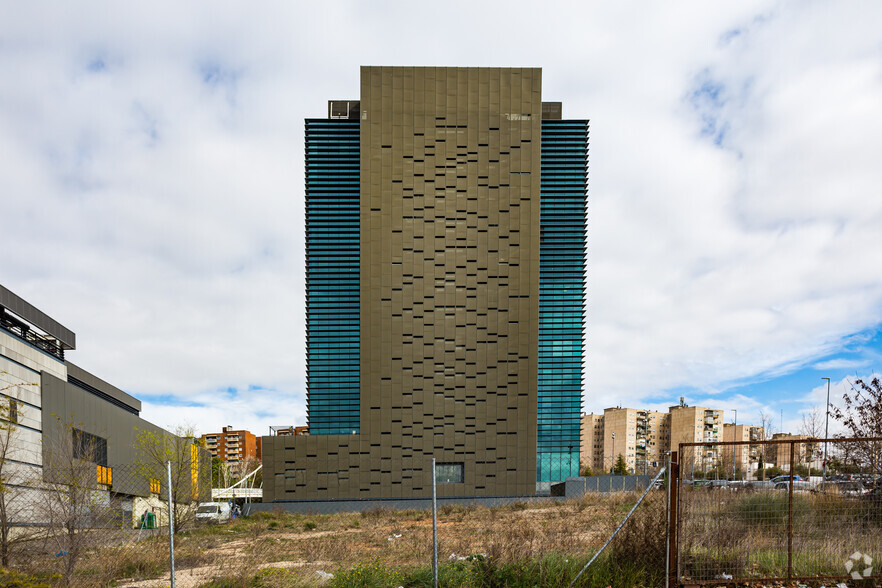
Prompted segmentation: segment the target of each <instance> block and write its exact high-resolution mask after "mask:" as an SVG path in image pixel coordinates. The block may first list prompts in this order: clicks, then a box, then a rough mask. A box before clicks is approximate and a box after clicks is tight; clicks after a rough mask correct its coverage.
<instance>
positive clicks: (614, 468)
mask: <svg viewBox="0 0 882 588" xmlns="http://www.w3.org/2000/svg"><path fill="white" fill-rule="evenodd" d="M612 438H613V452H612V453H613V454H612V463H613V465H612V467H611V468H610V470H609V473H610V474H614V473H616V434H615V433H613V434H612Z"/></svg>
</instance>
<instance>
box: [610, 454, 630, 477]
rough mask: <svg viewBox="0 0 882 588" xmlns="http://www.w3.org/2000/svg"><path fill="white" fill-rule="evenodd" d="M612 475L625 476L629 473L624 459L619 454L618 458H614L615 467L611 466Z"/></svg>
mask: <svg viewBox="0 0 882 588" xmlns="http://www.w3.org/2000/svg"><path fill="white" fill-rule="evenodd" d="M613 473H614V474H618V475H620V476H627V475H628V473H629V472H628V464H627V463H625V458H624V457H623V456H622V454H621V453H620V454H619V457H618V458H616V465H615V466H613Z"/></svg>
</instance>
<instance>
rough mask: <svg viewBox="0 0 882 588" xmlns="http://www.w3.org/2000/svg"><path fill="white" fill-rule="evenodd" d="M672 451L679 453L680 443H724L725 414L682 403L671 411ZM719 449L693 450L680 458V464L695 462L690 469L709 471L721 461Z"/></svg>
mask: <svg viewBox="0 0 882 588" xmlns="http://www.w3.org/2000/svg"><path fill="white" fill-rule="evenodd" d="M669 414H670V419H671V425H670V427H671V428H670V438H669V439H670V445H669V447H670V450H671V451H678V450H679V449H678V448H679V445H680V443H714V442H717V441H722V440H723V411H722V410H715V409H712V408H705V407H703V406H688V405H687V404H686V403H684V402H683V400H682V399H681V400H680V404H679V405H677V406H672V407H671V408H670V410H669ZM720 449H721V448H720V447H694V448H691V449H689V450H688V451H686V452H684V453H686V455H681V456H680V460H681V461H680V463H686V460H689V459H690V455H691V459H693V460H694V463H693V464H690V467H692V466H694V467H695V468H696V469H702V470H706V469H709V468H712V467H714V466H715V465H717V464H718V463H719V462H720V458H721V457H722V452H721V450H720Z"/></svg>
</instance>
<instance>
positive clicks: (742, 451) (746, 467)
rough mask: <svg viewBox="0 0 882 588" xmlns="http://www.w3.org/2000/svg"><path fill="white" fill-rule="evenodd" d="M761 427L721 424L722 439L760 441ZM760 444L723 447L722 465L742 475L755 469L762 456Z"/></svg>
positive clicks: (761, 438) (762, 433)
mask: <svg viewBox="0 0 882 588" xmlns="http://www.w3.org/2000/svg"><path fill="white" fill-rule="evenodd" d="M763 438H764V431H763V428H762V427H755V426H752V425H735V424H728V423H727V424H724V425H723V441H762V440H763ZM762 452H763V446H762V445H733V446H726V447H723V465H724V467H726V468H732V467H733V466H734V471H740V472H742V473H743V474H744V475H747V474H749V473H752V472H754V471H756V469H757V467H759V463H760V458H761V457H762Z"/></svg>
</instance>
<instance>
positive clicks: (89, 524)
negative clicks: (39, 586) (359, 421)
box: [6, 464, 666, 588]
mask: <svg viewBox="0 0 882 588" xmlns="http://www.w3.org/2000/svg"><path fill="white" fill-rule="evenodd" d="M81 465H82V464H81ZM78 471H80V472H81V473H82V476H81V477H79V478H77V479H67V480H65V481H66V482H68V483H67V484H64V483H63V481H62V480H61V479H59V480H57V483H53V484H49V483H46V482H45V481H44V482H43V483H42V485H41V486H40V487H39V488H38V487H28V488H22V492H21V493H20V494H19V495H18V496H16V500H17V501H19V502H18V504H22V505H24V504H27V505H29V509H30V510H29V511H28V509H23V510H21V512H20V516H19V518H18V519H17V520H16V521H15V523H14V524H12V525H10V529H12V530H13V532H12V533H11V534H10V537H11V541H10V543H9V547H10V549H9V552H8V555H9V560H8V564H7V566H6V567H8V568H10V569H12V570H16V573H21V574H27V575H28V576H30V577H32V578H33V579H35V580H36V581H39V582H42V583H43V584H46V585H48V586H64V585H72V586H108V585H114V586H119V587H122V586H127V587H130V588H134V587H141V588H148V587H159V586H168V585H169V584H170V563H171V562H170V555H169V548H170V545H169V543H170V541H169V532H168V531H169V528H168V523H169V508H168V503H167V498H168V494H167V488H168V484H167V480H166V479H165V478H159V477H153V478H148V479H147V480H146V482H147V486H148V488H147V492H146V493H144V495H140V494H138V495H134V494H123V493H118V492H114V491H113V489H114V488H124V487H127V486H129V487H130V486H138V485H139V484H141V483H142V482H143V481H144V480H143V474H144V472H143V470H142V469H140V468H136V467H132V468H121V467H116V468H112V471H105V470H102V469H101V468H100V466H95V465H94V464H92V465H91V466H89V467H88V468H85V467H82V468H80V470H78ZM200 480H201V478H200ZM645 487H646V484H643V486H641V487H640V488H639V489H638V490H639V491H628V492H620V491H612V492H590V491H589V492H587V493H584V492H583V493H577V494H579V495H578V496H576V497H574V498H569V499H566V498H551V497H547V498H541V499H525V500H521V501H517V500H515V501H508V502H504V501H499V502H498V503H496V504H485V505H477V504H462V503H461V502H460V503H454V502H453V501H452V500H451V499H439V501H438V506H437V519H436V522H437V535H436V536H437V553H438V556H439V584H440V585H442V586H486V585H500V586H504V585H508V583H509V582H508V580H507V578H508V579H509V580H510V579H511V578H516V577H524V578H533V579H534V580H535V585H541V586H567V585H569V584H570V583H571V582H572V581H573V579H575V578H576V576H577V575H578V573H579V571H580V570H581V569H582V568H583V567H584V566H585V564H586V563H587V562H588V561H589V560H590V559H591V557H592V556H594V555H595V554H596V553H597V551H598V550H599V549H600V547H601V546H603V545H604V544H605V543H607V541H608V540H609V538H610V535H611V534H612V533H613V531H614V530H615V529H616V528H617V527H618V526H619V525H620V524H621V523H622V521H623V520H624V519H625V517H626V516H627V514H628V513H629V511H630V510H631V509H632V508H633V507H634V505H635V502H636V501H637V499H638V498H639V497H640V496H641V494H642V493H643V492H642V491H643V489H644V488H645ZM442 494H443V492H442ZM645 494H646V498H645V500H644V501H643V502H642V503H641V504H640V506H639V507H638V508H636V509H635V512H634V513H633V515H632V517H631V519H630V520H629V521H628V523H627V524H626V525H624V526H623V527H622V529H621V531H620V532H619V534H618V536H617V537H616V538H615V540H613V541H612V542H610V544H609V547H608V548H607V550H606V552H604V554H603V555H602V556H601V557H600V558H598V560H597V561H596V562H595V563H594V564H593V565H592V566H591V568H589V569H588V570H587V571H586V572H585V573H584V574H583V575H582V576H581V577H580V578H579V580H578V582H577V583H576V585H577V586H591V585H597V583H598V582H605V583H603V585H604V586H607V585H618V584H617V582H616V581H615V578H617V577H621V576H622V574H623V573H624V574H631V577H634V578H644V577H650V576H651V577H653V578H656V579H660V578H662V577H663V573H664V566H663V556H664V553H665V551H664V542H665V538H666V533H665V492H664V491H663V490H660V489H652V490H648V491H646V492H645ZM175 496H177V498H178V499H177V501H176V503H175V520H174V522H175V528H176V531H177V533H176V534H175V536H174V562H175V585H176V587H177V588H185V587H196V586H215V587H216V586H277V587H284V586H318V585H328V586H385V585H388V586H431V585H432V581H433V578H432V562H433V553H434V551H435V549H434V545H433V517H432V510H431V509H430V508H429V509H413V510H392V509H389V508H382V507H380V508H370V509H368V510H365V511H363V512H355V513H337V514H323V515H316V514H292V513H286V512H283V511H281V510H278V511H270V512H256V513H254V514H252V515H250V516H247V517H239V518H232V520H230V516H229V513H230V511H228V510H227V509H226V508H220V507H218V506H217V505H216V504H215V503H211V502H205V495H204V493H202V492H201V491H200V492H196V493H194V492H192V491H191V489H190V488H189V487H188V489H187V490H186V491H184V490H182V491H180V492H178V491H174V490H173V497H175ZM200 506H201V508H200ZM221 506H223V507H226V506H227V505H226V503H224V504H223V505H221ZM212 509H217V510H212ZM200 510H202V511H209V510H211V511H212V512H200ZM616 562H618V563H616ZM643 583H644V584H646V582H643ZM647 585H650V584H647Z"/></svg>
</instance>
